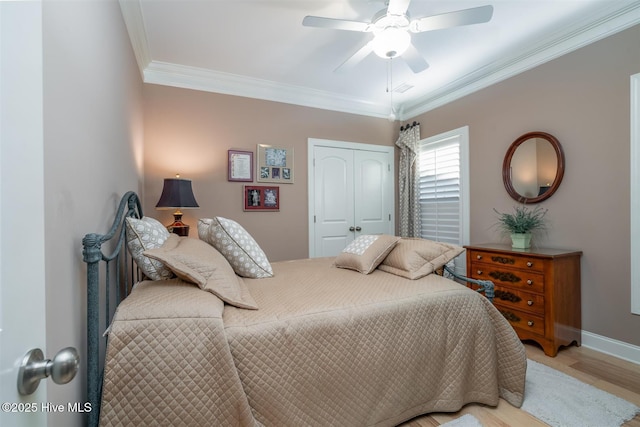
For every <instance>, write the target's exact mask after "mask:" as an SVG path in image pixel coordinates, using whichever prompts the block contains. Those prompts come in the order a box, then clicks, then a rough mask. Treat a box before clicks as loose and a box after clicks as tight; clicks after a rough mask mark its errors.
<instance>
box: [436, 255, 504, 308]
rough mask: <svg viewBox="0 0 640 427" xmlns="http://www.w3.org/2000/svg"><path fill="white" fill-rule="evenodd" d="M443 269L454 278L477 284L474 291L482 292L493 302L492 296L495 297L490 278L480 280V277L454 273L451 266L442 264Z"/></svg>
mask: <svg viewBox="0 0 640 427" xmlns="http://www.w3.org/2000/svg"><path fill="white" fill-rule="evenodd" d="M444 271H445V272H447V273H448V274H450V275H451V276H453V277H454V278H455V279H459V280H462V281H463V282H469V283H473V284H475V285H478V288H477V289H476V292H480V293H484V296H485V297H487V299H488V300H489V301H491V302H492V303H493V298H495V290H494V284H493V282H492V281H491V280H480V279H472V278H470V277H467V276H463V275H461V274H458V273H456V272H455V271H454V270H453V268H450V267H449V266H448V265H446V264H445V265H444Z"/></svg>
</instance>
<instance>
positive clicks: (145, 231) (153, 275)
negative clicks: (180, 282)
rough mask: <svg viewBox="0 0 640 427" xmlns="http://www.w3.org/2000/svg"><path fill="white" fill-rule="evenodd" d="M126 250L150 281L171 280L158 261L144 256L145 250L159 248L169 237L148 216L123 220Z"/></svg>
mask: <svg viewBox="0 0 640 427" xmlns="http://www.w3.org/2000/svg"><path fill="white" fill-rule="evenodd" d="M125 232H126V239H127V248H128V249H129V253H130V254H131V257H132V258H133V260H134V261H135V263H136V264H137V265H138V267H139V268H140V270H142V272H143V273H144V275H145V276H147V277H148V278H149V279H151V280H166V279H171V278H172V277H174V276H173V273H172V272H171V270H170V269H169V268H167V267H165V265H164V264H162V263H161V262H160V261H156V260H154V259H150V258H148V257H146V256H144V254H143V252H144V251H146V250H147V249H155V248H159V247H160V246H162V245H163V244H164V242H165V241H166V240H167V238H168V237H169V232H168V231H167V228H166V227H165V226H164V225H162V224H161V223H160V222H159V221H158V220H157V219H154V218H150V217H148V216H145V217H142V219H138V218H131V217H127V218H126V219H125Z"/></svg>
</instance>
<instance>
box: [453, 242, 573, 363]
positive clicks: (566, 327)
mask: <svg viewBox="0 0 640 427" xmlns="http://www.w3.org/2000/svg"><path fill="white" fill-rule="evenodd" d="M465 248H466V249H467V275H468V276H469V277H472V278H474V279H484V280H491V281H492V282H493V283H494V284H495V291H496V295H495V299H494V304H495V306H496V308H497V309H498V310H499V311H500V312H501V313H502V315H503V316H504V317H505V318H506V319H507V320H509V323H511V325H512V326H513V328H514V329H515V331H516V332H517V334H518V336H519V337H520V339H521V340H533V341H535V342H537V343H538V344H540V345H541V346H542V348H543V350H544V353H545V354H546V355H547V356H555V355H556V354H557V353H558V348H559V347H560V346H563V345H569V344H571V343H573V342H575V343H576V344H577V345H578V346H579V345H580V334H581V311H580V257H581V256H582V252H581V251H573V250H563V249H545V248H535V249H525V250H514V249H512V248H511V246H510V245H501V244H483V245H470V246H465Z"/></svg>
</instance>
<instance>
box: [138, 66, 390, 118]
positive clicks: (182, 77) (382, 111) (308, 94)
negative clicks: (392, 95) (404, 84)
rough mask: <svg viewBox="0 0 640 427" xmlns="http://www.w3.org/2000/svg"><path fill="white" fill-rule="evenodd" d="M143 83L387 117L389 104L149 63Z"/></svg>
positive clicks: (260, 80) (227, 74)
mask: <svg viewBox="0 0 640 427" xmlns="http://www.w3.org/2000/svg"><path fill="white" fill-rule="evenodd" d="M144 82H145V83H152V84H159V85H165V86H174V87H180V88H184V89H194V90H200V91H205V92H215V93H222V94H226V95H235V96H243V97H247V98H255V99H263V100H266V101H275V102H283V103H286V104H294V105H301V106H305V107H312V108H321V109H324V110H333V111H340V112H343V113H352V114H359V115H365V116H371V117H379V118H387V117H388V116H389V105H388V104H384V105H383V104H376V103H373V102H369V101H367V100H363V99H359V98H355V97H348V96H344V95H339V94H335V93H331V92H325V91H320V90H315V89H309V88H307V87H302V86H295V85H287V84H283V83H276V82H272V81H269V80H263V79H257V78H252V77H247V76H240V75H236V74H231V73H223V72H220V71H212V70H208V69H204V68H197V67H188V66H184V65H176V64H171V63H166V62H159V61H151V63H150V64H149V65H148V66H147V67H146V69H145V70H144Z"/></svg>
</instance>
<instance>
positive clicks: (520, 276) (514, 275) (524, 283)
mask: <svg viewBox="0 0 640 427" xmlns="http://www.w3.org/2000/svg"><path fill="white" fill-rule="evenodd" d="M471 277H472V278H474V279H481V280H491V281H492V282H493V284H494V285H496V286H500V285H502V286H507V287H512V288H513V287H516V288H518V289H522V290H525V291H530V292H540V293H544V275H543V274H542V273H536V272H533V271H522V270H516V269H508V268H504V267H502V268H501V267H497V266H495V265H491V264H481V263H476V262H473V263H472V264H471Z"/></svg>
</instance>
